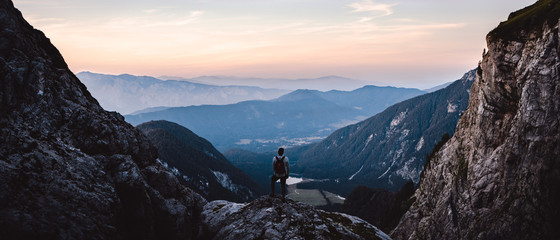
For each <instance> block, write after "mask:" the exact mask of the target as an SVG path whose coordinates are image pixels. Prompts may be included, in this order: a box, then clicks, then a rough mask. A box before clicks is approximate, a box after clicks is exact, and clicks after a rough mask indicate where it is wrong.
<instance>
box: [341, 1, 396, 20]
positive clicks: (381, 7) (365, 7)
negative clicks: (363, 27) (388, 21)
mask: <svg viewBox="0 0 560 240" xmlns="http://www.w3.org/2000/svg"><path fill="white" fill-rule="evenodd" d="M348 6H349V7H351V8H353V9H354V10H353V11H352V12H382V13H383V15H382V16H388V15H391V14H393V9H392V7H393V6H394V5H393V4H378V3H374V2H373V1H371V0H362V1H361V2H354V3H351V4H349V5H348Z"/></svg>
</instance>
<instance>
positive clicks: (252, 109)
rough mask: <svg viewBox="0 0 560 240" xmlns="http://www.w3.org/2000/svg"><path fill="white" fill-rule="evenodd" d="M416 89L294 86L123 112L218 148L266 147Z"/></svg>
mask: <svg viewBox="0 0 560 240" xmlns="http://www.w3.org/2000/svg"><path fill="white" fill-rule="evenodd" d="M368 92H369V93H372V95H374V96H373V97H372V96H370V95H368V94H367V93H368ZM379 92H382V93H384V94H382V93H379ZM374 93H377V94H374ZM421 93H423V92H422V91H420V90H417V89H398V88H381V87H366V88H361V89H358V90H355V91H351V92H320V91H316V90H296V91H293V92H291V93H288V94H287V95H284V96H281V97H279V98H276V99H273V100H268V101H262V100H251V101H243V102H239V103H236V104H228V105H203V106H190V107H176V108H168V109H165V110H162V111H155V112H148V113H144V114H138V115H125V118H126V120H127V121H128V122H130V123H131V124H134V125H137V124H140V123H143V122H147V121H150V120H161V119H163V120H168V121H171V122H176V123H179V124H181V125H182V126H185V127H187V128H189V129H191V130H192V131H194V132H196V133H197V134H199V135H200V136H202V137H204V138H206V139H208V140H209V141H211V142H212V143H213V144H214V145H215V146H216V147H217V148H218V149H220V150H222V151H224V150H227V149H230V148H244V149H249V150H254V151H271V150H275V149H276V148H277V147H278V146H297V145H301V144H305V143H311V142H315V141H317V139H321V138H322V137H325V136H327V135H328V133H330V132H332V131H333V130H334V129H336V128H339V127H341V126H345V125H347V124H349V123H353V122H357V121H359V120H361V119H364V118H365V117H366V116H368V115H370V114H373V113H374V112H376V111H379V109H383V108H384V107H385V105H388V104H390V103H392V102H396V101H399V100H402V99H406V98H408V97H412V96H416V95H418V94H421ZM372 99H377V104H372V105H374V106H373V107H364V106H365V105H368V103H370V102H371V100H372ZM336 102H341V104H338V103H336Z"/></svg>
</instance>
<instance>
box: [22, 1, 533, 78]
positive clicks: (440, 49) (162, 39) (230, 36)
mask: <svg viewBox="0 0 560 240" xmlns="http://www.w3.org/2000/svg"><path fill="white" fill-rule="evenodd" d="M534 2H535V0H484V1H483V0H469V1H459V0H450V1H443V0H393V1H389V0H387V1H373V0H260V1H259V0H253V1H249V0H241V1H237V0H158V1H155V0H119V1H114V0H14V5H15V6H16V8H18V9H20V11H22V13H23V15H24V17H25V18H26V19H27V20H28V21H29V22H30V23H31V24H32V25H33V26H34V27H35V28H38V29H40V30H42V31H43V32H45V34H46V35H47V37H49V38H50V39H51V41H52V42H53V43H54V44H55V46H56V47H57V48H58V49H59V50H60V51H61V53H62V55H63V56H64V57H65V59H66V61H67V62H68V64H69V66H70V68H71V69H72V71H74V72H76V73H77V72H79V71H85V70H87V71H92V72H99V73H108V74H121V73H129V74H134V75H150V76H161V75H167V76H181V77H187V78H189V77H196V76H201V75H223V76H238V77H264V78H315V77H321V76H327V75H338V76H344V77H349V78H355V79H360V80H365V81H368V82H370V83H372V84H373V83H376V84H379V83H383V84H386V85H393V86H406V87H418V88H428V87H431V86H434V85H437V84H440V83H443V82H448V81H452V80H456V79H458V78H460V77H461V76H462V74H463V73H465V72H467V71H468V70H470V69H473V68H475V67H476V65H477V62H478V61H479V60H480V59H481V55H482V51H483V49H484V48H485V47H486V42H485V36H486V34H487V33H488V32H489V31H490V30H492V29H493V28H494V27H496V26H497V25H498V23H499V22H500V21H504V20H505V19H506V18H507V16H508V14H509V13H510V12H512V11H515V10H517V9H521V8H523V7H525V6H528V5H530V4H532V3H534Z"/></svg>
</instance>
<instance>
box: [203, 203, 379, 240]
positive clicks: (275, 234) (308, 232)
mask: <svg viewBox="0 0 560 240" xmlns="http://www.w3.org/2000/svg"><path fill="white" fill-rule="evenodd" d="M201 218H202V222H203V224H204V225H205V228H206V234H207V236H206V237H208V238H211V239H390V238H389V237H388V236H387V235H386V234H385V233H383V232H382V231H381V230H379V229H377V228H376V227H375V226H373V225H371V224H369V223H367V222H366V221H364V220H362V219H359V218H357V217H353V216H350V215H346V214H342V213H332V212H325V211H322V210H317V209H315V208H313V207H311V206H309V205H307V204H304V203H301V202H295V201H293V200H290V199H286V201H285V202H282V200H280V199H279V198H275V197H268V196H265V197H261V198H259V199H256V200H254V201H253V202H251V203H247V204H239V203H232V202H228V201H223V200H217V201H212V202H210V203H208V204H206V206H204V210H203V212H202V217H201Z"/></svg>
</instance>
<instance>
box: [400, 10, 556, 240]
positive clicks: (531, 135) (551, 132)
mask: <svg viewBox="0 0 560 240" xmlns="http://www.w3.org/2000/svg"><path fill="white" fill-rule="evenodd" d="M559 17H560V1H538V2H537V3H535V4H534V5H532V6H530V7H527V8H525V9H522V10H520V11H518V12H515V13H512V14H511V15H510V17H509V19H508V20H507V21H506V22H503V23H501V24H500V26H498V28H496V29H495V30H494V31H492V32H491V33H490V34H489V35H488V37H487V43H488V53H486V54H485V55H484V56H483V59H482V61H481V63H480V66H479V69H478V72H477V80H476V81H475V83H474V84H473V87H472V89H471V96H470V100H469V107H468V109H467V110H466V112H465V114H464V115H463V116H462V117H461V119H460V121H459V124H458V126H457V131H456V133H455V135H454V136H453V138H451V139H450V140H449V141H448V142H447V144H446V145H444V146H443V148H442V149H441V150H440V151H439V152H438V153H437V154H436V155H435V157H434V158H433V159H432V160H431V161H430V163H429V165H428V166H426V171H425V173H424V177H423V179H422V180H421V183H420V186H419V189H418V190H417V191H416V193H415V197H416V202H415V203H413V205H412V207H411V208H410V210H409V211H408V212H407V213H406V214H405V215H404V217H403V218H402V219H401V221H400V224H399V226H397V228H396V229H395V230H394V231H393V233H392V236H393V238H395V239H559V238H560V225H559V224H558V222H559V221H558V216H560V205H559V204H558V203H559V202H560V133H559V129H560V125H559V122H560V86H559V85H560V79H559V67H560V54H559V53H560V44H559V42H560V35H559V26H558V18H559Z"/></svg>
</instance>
